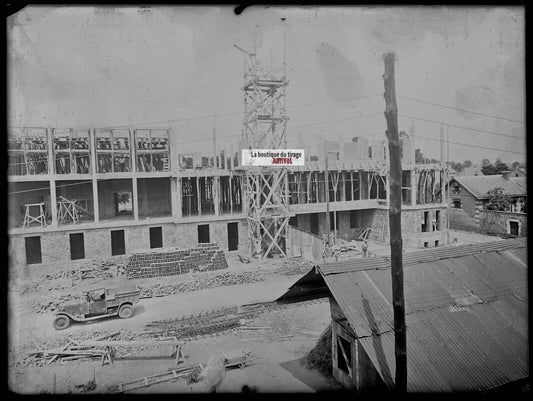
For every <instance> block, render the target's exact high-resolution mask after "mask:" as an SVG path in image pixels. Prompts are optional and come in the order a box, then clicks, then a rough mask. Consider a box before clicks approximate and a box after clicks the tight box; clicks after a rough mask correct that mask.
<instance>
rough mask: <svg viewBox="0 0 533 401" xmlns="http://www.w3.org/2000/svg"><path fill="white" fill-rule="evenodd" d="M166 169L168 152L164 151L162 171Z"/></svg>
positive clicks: (167, 168)
mask: <svg viewBox="0 0 533 401" xmlns="http://www.w3.org/2000/svg"><path fill="white" fill-rule="evenodd" d="M168 170H169V166H168V153H165V155H164V156H163V171H168Z"/></svg>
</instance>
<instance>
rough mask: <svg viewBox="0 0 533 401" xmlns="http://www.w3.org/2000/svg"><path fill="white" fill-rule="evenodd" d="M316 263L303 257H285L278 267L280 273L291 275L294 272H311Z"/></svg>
mask: <svg viewBox="0 0 533 401" xmlns="http://www.w3.org/2000/svg"><path fill="white" fill-rule="evenodd" d="M315 265H316V263H313V262H311V261H309V260H307V259H304V258H302V257H294V258H284V259H282V260H281V262H280V265H279V267H278V268H277V270H276V271H277V273H278V274H284V275H286V276H290V275H292V274H305V273H307V272H309V271H310V270H311V269H312V268H313V267H314V266H315Z"/></svg>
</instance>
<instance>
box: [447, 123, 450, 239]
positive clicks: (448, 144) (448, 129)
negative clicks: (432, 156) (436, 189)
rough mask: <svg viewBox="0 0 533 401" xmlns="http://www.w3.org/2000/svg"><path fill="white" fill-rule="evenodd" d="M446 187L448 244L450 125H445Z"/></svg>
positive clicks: (448, 236) (448, 231)
mask: <svg viewBox="0 0 533 401" xmlns="http://www.w3.org/2000/svg"><path fill="white" fill-rule="evenodd" d="M446 188H447V189H448V197H447V199H446V205H447V206H446V210H447V212H448V215H447V216H446V238H447V240H448V242H447V243H448V245H450V213H451V210H450V206H451V205H450V126H449V125H446Z"/></svg>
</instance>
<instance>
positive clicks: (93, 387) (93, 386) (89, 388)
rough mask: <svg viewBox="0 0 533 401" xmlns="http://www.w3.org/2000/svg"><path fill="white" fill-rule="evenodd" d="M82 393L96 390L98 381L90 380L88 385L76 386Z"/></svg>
mask: <svg viewBox="0 0 533 401" xmlns="http://www.w3.org/2000/svg"><path fill="white" fill-rule="evenodd" d="M75 387H76V388H77V389H78V390H80V392H81V393H88V392H89V391H94V390H96V381H95V380H94V379H93V380H89V381H88V382H87V384H78V385H76V386H75Z"/></svg>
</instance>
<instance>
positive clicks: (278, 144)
mask: <svg viewBox="0 0 533 401" xmlns="http://www.w3.org/2000/svg"><path fill="white" fill-rule="evenodd" d="M234 46H235V47H236V48H237V49H238V50H240V51H241V52H242V53H243V54H244V55H245V58H244V85H243V88H242V90H243V92H244V120H243V131H242V146H243V147H244V146H246V147H248V148H251V149H279V148H285V147H286V145H287V137H286V130H287V120H288V118H287V113H286V105H285V99H286V90H287V85H288V81H287V79H286V77H285V68H284V71H283V76H282V77H275V76H274V73H273V71H268V70H266V69H265V68H264V66H263V65H262V64H261V62H260V61H259V60H258V58H257V55H256V54H255V53H249V52H247V51H246V50H244V49H241V48H240V47H239V46H237V45H234ZM244 168H245V182H244V192H245V196H246V198H245V199H246V201H247V212H248V230H249V234H250V239H251V241H250V242H251V246H252V255H254V256H259V257H261V258H264V257H267V256H269V255H270V254H271V253H280V254H282V255H283V256H286V251H285V238H286V236H287V230H288V228H287V227H288V223H289V217H290V215H289V208H288V205H289V196H288V194H289V191H288V175H287V169H286V168H268V167H265V168H259V167H244Z"/></svg>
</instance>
